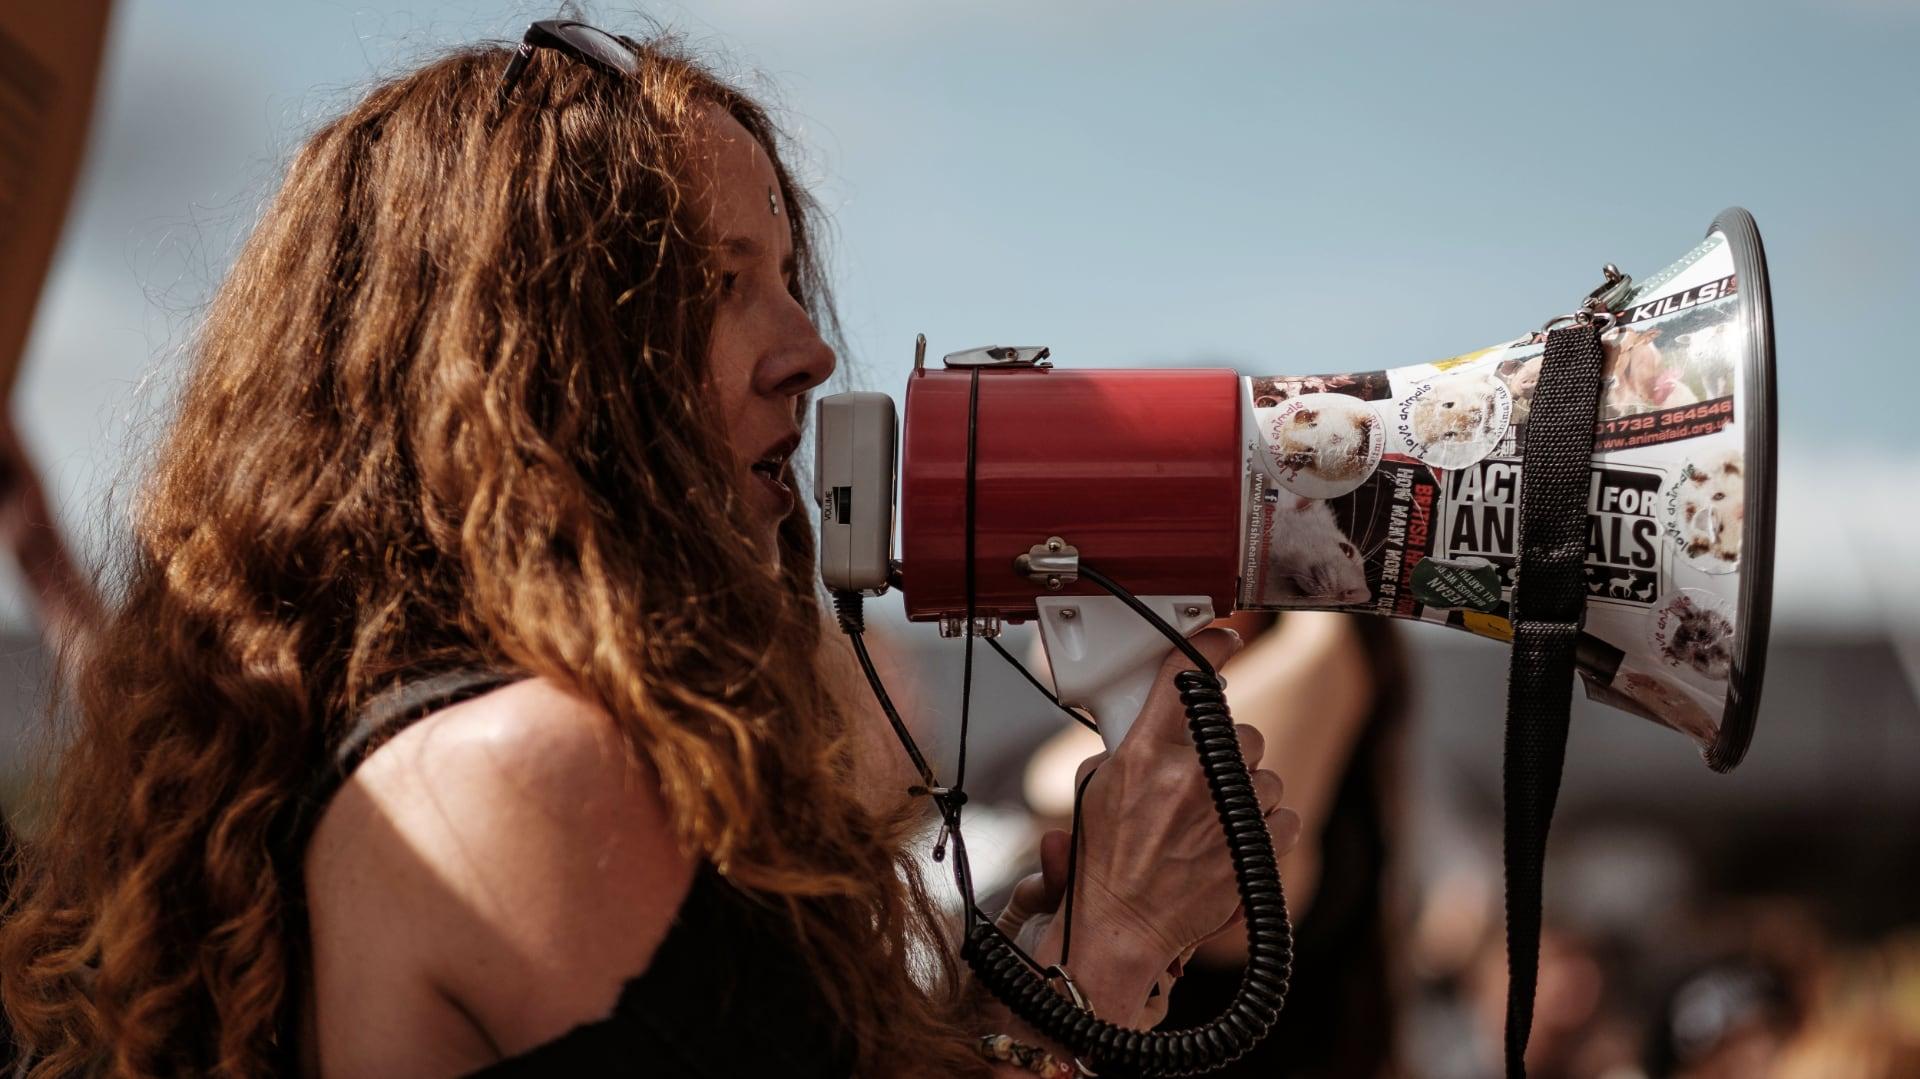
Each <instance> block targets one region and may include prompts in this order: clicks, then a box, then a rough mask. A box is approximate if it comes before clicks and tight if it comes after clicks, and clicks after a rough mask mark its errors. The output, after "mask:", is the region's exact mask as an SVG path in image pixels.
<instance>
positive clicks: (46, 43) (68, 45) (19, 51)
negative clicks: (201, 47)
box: [0, 0, 109, 405]
mask: <svg viewBox="0 0 1920 1079" xmlns="http://www.w3.org/2000/svg"><path fill="white" fill-rule="evenodd" d="M108 6H109V0H63V2H61V3H58V4H25V3H0V405H3V404H4V403H5V401H6V399H7V396H8V395H9V394H10V392H11V391H12V388H13V382H14V376H15V374H17V373H18V371H19V369H20V353H21V351H22V350H23V349H25V348H26V344H27V330H28V328H29V327H30V326H32V325H33V312H34V308H35V307H36V306H38V303H39V299H40V287H41V285H42V284H43V283H44V282H45V281H46V276H47V265H48V263H49V262H51V261H52V259H53V249H54V245H55V244H56V242H57V241H58V240H59V238H60V223H61V221H62V220H63V219H64V218H65V217H66V214H67V203H68V201H69V200H70V199H71V198H72V195H73V186H74V179H75V177H76V175H77V174H78V171H79V167H80V152H81V150H82V149H83V148H84V147H85V146H86V142H87V120H88V118H89V117H90V116H91V115H92V112H93V87H94V82H95V80H96V77H97V76H98V74H99V71H100V52H101V46H102V44H103V43H104V42H105V40H106V33H107V9H108Z"/></svg>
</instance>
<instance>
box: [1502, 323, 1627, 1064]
mask: <svg viewBox="0 0 1920 1079" xmlns="http://www.w3.org/2000/svg"><path fill="white" fill-rule="evenodd" d="M1603 364H1604V355H1603V353H1602V351H1601V347H1600V328H1599V327H1598V326H1596V325H1593V324H1592V323H1589V322H1581V323H1576V324H1574V325H1571V326H1565V327H1562V328H1560V329H1557V330H1554V331H1553V332H1552V333H1550V334H1548V335H1547V349H1546V356H1545V358H1544V359H1543V360H1542V361H1541V364H1540V382H1539V385H1538V386H1537V387H1536V388H1535V389H1534V392H1533V404H1532V411H1531V413H1530V416H1529V419H1528V421H1527V441H1526V446H1525V448H1524V449H1523V450H1522V452H1521V461H1522V466H1521V473H1520V544H1519V546H1520V560H1519V564H1518V565H1517V566H1516V567H1515V576H1514V584H1513V606H1512V610H1511V613H1512V619H1513V655H1512V659H1511V666H1510V667H1509V670H1508V675H1507V734H1506V763H1505V767H1504V776H1503V780H1502V786H1503V796H1504V798H1505V802H1506V875H1507V978H1508V980H1507V1039H1506V1059H1507V1074H1508V1075H1509V1076H1514V1077H1524V1076H1525V1075H1526V1052H1527V1034H1528V1032H1529V1031H1530V1030H1531V1028H1532V1026H1533V994H1534V987H1535V983H1536V982H1537V981H1538V978H1539V969H1540V906H1541V900H1542V880H1543V877H1544V875H1545V874H1544V870H1545V862H1546V856H1547V828H1548V826H1549V825H1550V824H1551V823H1552V821H1553V806H1554V802H1555V801H1556V800H1557V799H1558V798H1559V795H1560V771H1561V768H1562V766H1563V765H1564V764H1565V763H1566V756H1567V709H1568V705H1569V702H1570V699H1571V695H1572V692H1573V673H1574V662H1573V658H1574V648H1575V645H1576V644H1577V643H1578V640H1579V637H1580V629H1581V626H1582V624H1583V623H1584V622H1585V620H1586V601H1587V590H1586V581H1585V579H1584V577H1583V570H1584V566H1585V565H1586V560H1587V540H1588V536H1587V529H1588V524H1587V498H1588V495H1587V484H1588V473H1589V471H1590V470H1591V469H1592V467H1593V465H1592V458H1593V435H1594V420H1595V416H1596V413H1597V411H1598V407H1599V399H1600V375H1601V368H1602V366H1603Z"/></svg>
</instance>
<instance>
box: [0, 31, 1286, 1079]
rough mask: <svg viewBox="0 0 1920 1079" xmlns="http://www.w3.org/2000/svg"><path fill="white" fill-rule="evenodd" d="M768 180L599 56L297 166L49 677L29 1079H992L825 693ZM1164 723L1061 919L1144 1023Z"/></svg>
mask: <svg viewBox="0 0 1920 1079" xmlns="http://www.w3.org/2000/svg"><path fill="white" fill-rule="evenodd" d="M542 28H544V29H542ZM503 71H504V72H507V77H506V78H505V79H504V80H503ZM781 148H782V147H781V142H780V140H779V139H778V138H777V135H776V132H775V129H774V127H773V125H772V124H771V123H770V122H769V120H768V118H767V115H766V113H765V112H764V111H763V110H762V109H761V108H760V107H759V106H757V105H756V104H755V103H754V102H752V101H751V100H749V99H748V98H747V97H745V96H744V95H742V94H741V93H739V92H738V91H736V90H734V89H733V88H731V87H729V86H727V85H726V84H725V83H723V82H721V81H720V80H719V79H717V78H715V77H714V76H712V75H711V74H709V73H708V72H706V71H704V70H703V69H702V68H700V67H699V66H697V65H696V64H694V63H693V62H691V61H690V60H688V59H686V58H685V57H684V56H682V55H680V54H678V53H676V52H675V51H674V50H673V49H672V48H670V47H668V46H667V45H664V44H661V43H648V44H641V43H637V42H633V41H630V40H628V39H624V38H613V37H610V36H608V35H605V34H603V33H600V32H598V31H594V30H592V29H591V28H587V27H584V26H581V25H580V24H577V23H566V24H562V23H554V24H538V26H537V27H536V31H534V32H530V34H529V37H528V42H527V44H526V45H524V46H523V47H522V48H521V49H520V50H519V51H518V52H517V53H515V52H513V51H511V50H508V49H504V48H500V47H474V48H467V49H462V50H459V51H456V52H454V53H452V54H450V55H448V56H445V57H443V58H441V59H437V60H435V61H433V62H430V63H428V64H426V65H425V66H423V67H421V68H419V69H418V70H416V71H413V72H411V73H409V74H407V75H405V76H403V77H400V78H397V79H394V80H392V81H389V82H386V83H384V84H382V85H380V86H378V87H376V88H375V89H374V90H373V91H372V92H371V93H370V94H368V95H367V96H366V98H365V99H364V100H363V101H361V102H360V103H359V104H358V105H356V106H354V107H353V108H351V109H350V110H348V111H347V112H346V113H345V114H344V115H342V116H340V117H338V118H337V119H335V120H333V121H331V122H329V123H327V124H325V125H324V126H322V127H321V128H320V130H319V131H318V132H316V133H315V134H314V135H313V136H312V137H311V138H310V139H309V140H308V141H307V142H306V144H305V145H304V147H303V148H302V149H301V150H300V151H299V153H298V155H297V156H296V157H295V159H294V160H293V162H292V164H291V166H290V167H289V169H288V173H287V177H286V180H285V184H284V186H283V188H282V189H281V191H280V193H279V194H278V196H277V197H276V198H275V199H274V200H273V202H272V204H271V205H270V206H269V208H268V209H267V210H266V211H265V214H264V216H263V218H262V220H261V222H260V223H259V225H258V227H257V229H256V231H255V233H254V235H253V236H252V238H251V240H250V241H249V243H248V244H247V245H246V247H245V249H244V251H243V252H242V253H241V255H240V256H239V259H238V261H237V263H236V265H235V266H234V268H233V269H232V271H231V273H230V274H229V276H228V278H227V280H226V281H225V283H224V285H223V286H222V288H221V289H220V292H219V294H218V296H217V298H216V300H215V302H214V304H213V305H212V308H211V309H210V311H209V313H208V316H207V318H206V321H205V324H204V326H203V328H202V330H201V331H200V334H199V336H198V339H197V341H196V343H195V346H194V349H193V352H194V356H193V370H192V373H191V376H190V378H189V381H188V384H187V386H186V388H185V390H184V394H183V396H182V398H181V400H180V402H179V407H178V415H177V418H176V419H175V420H174V421H173V425H172V428H171V431H170V432H169V434H168V435H167V437H166V439H165V440H164V442H163V444H162V445H161V447H160V449H159V451H158V455H157V458H156V460H155V462H154V465H153V469H152V472H151V475H150V477H149V478H148V479H147V481H146V484H145V486H144V488H143V489H142V491H141V494H140V497H139V502H138V505H137V507H136V514H135V522H134V527H133V534H132V537H131V542H130V543H129V544H128V550H127V552H126V557H125V559H124V564H123V565H122V566H121V571H120V575H119V578H118V580H116V581H114V582H113V587H112V588H111V589H109V592H110V594H111V595H112V597H113V598H112V602H111V610H110V611H109V613H108V614H107V616H106V618H105V621H104V623H103V625H102V627H101V629H100V631H99V635H98V637H97V639H96V641H95V643H94V645H93V647H92V648H91V649H90V650H89V653H88V655H87V656H86V657H85V662H84V664H83V665H82V666H81V667H80V668H79V669H78V671H77V673H76V677H75V679H74V683H75V684H74V687H73V691H72V698H73V699H72V701H71V702H70V706H69V707H68V709H67V710H68V711H69V712H71V714H72V715H73V716H74V717H75V719H74V722H75V726H74V729H73V730H72V731H71V733H70V735H69V738H70V742H69V744H68V746H67V748H66V749H65V750H64V754H63V757H62V760H61V762H60V768H59V772H58V776H57V779H56V781H55V783H54V785H53V787H52V789H51V792H50V795H49V798H48V806H47V813H46V814H45V817H46V821H47V823H46V825H45V826H44V827H43V828H41V829H39V830H38V832H37V834H36V835H35V836H34V837H33V839H32V841H31V842H30V843H29V844H28V851H27V854H26V857H25V858H24V859H23V867H22V872H23V877H22V881H21V885H20V894H19V895H18V896H17V897H16V899H15V900H14V902H13V903H12V906H11V909H10V910H9V911H8V913H7V916H6V921H5V925H4V929H0V991H4V997H5V1004H6V1009H7V1014H8V1016H9V1018H10V1019H11V1021H12V1023H13V1025H14V1027H15V1029H16V1031H17V1033H18V1035H19V1038H20V1040H21V1043H22V1045H23V1047H24V1050H25V1052H26V1053H27V1054H28V1074H30V1075H32V1076H34V1077H36V1079H46V1077H51V1076H58V1075H69V1074H76V1073H87V1074H108V1075H124V1076H158V1075H180V1074H196V1075H221V1076H243V1075H262V1074H273V1073H292V1072H296V1071H297V1072H299V1073H301V1074H307V1075H376V1074H377V1075H387V1076H399V1075H418V1076H442V1075H457V1074H465V1073H469V1072H475V1071H479V1070H484V1071H485V1074H490V1075H530V1074H587V1073H592V1072H595V1071H599V1070H607V1071H616V1072H620V1073H627V1072H633V1071H638V1072H642V1073H645V1074H691V1075H702V1074H704V1075H715V1076H718V1075H737V1074H750V1073H751V1074H761V1073H772V1072H774V1071H777V1072H778V1073H779V1074H786V1075H846V1074H856V1073H857V1074H862V1075H888V1076H891V1075H966V1074H981V1075H984V1074H988V1073H989V1072H990V1071H991V1070H992V1069H993V1068H995V1067H998V1068H1000V1069H1001V1071H1002V1072H1003V1073H1010V1069H1011V1068H1012V1067H1013V1065H1011V1064H999V1065H995V1064H991V1063H989V1062H987V1061H985V1060H982V1059H981V1058H980V1056H979V1055H978V1054H977V1053H976V1052H975V1048H976V1043H977V1042H978V1041H979V1038H980V1035H982V1034H989V1033H1010V1034H1012V1035H1014V1036H1015V1037H1016V1038H1019V1037H1022V1036H1023V1032H1022V1031H1021V1030H1020V1029H1019V1028H1018V1026H1017V1024H1014V1023H1013V1021H1012V1019H1011V1017H1010V1016H1008V1015H1006V1014H1005V1013H1004V1012H1002V1011H1000V1010H998V1009H997V1008H995V1007H994V1006H992V1005H991V1004H990V1003H988V1002H982V1001H981V1000H980V999H978V994H975V993H971V992H969V991H968V987H967V986H966V984H965V980H964V979H963V978H962V977H960V976H959V975H958V974H956V973H955V965H954V963H953V960H952V957H951V955H950V954H949V948H948V945H947V942H946V940H945V939H944V936H943V934H942V932H941V928H940V926H939V925H938V923H937V919H936V917H935V916H934V914H933V907H932V905H931V904H930V903H929V902H928V900H927V898H926V896H925V895H924V894H923V892H922V891H921V889H920V886H919V885H918V884H917V883H915V881H916V879H917V878H916V877H915V876H914V875H913V873H912V870H911V866H910V861H911V860H910V859H909V858H908V856H907V855H906V854H904V853H903V842H904V839H905V837H906V835H907V834H908V832H909V830H910V829H911V828H912V827H914V826H915V824H916V823H917V822H918V820H919V819H920V818H921V817H922V815H923V807H922V806H918V805H916V804H914V803H912V802H911V801H910V800H909V799H908V798H907V796H906V795H905V793H904V787H905V784H904V783H893V782H891V781H889V780H887V779H886V778H885V775H886V773H885V770H884V769H883V768H881V767H879V766H877V765H876V764H874V763H873V762H872V761H871V760H870V759H869V756H870V755H869V754H866V753H863V752H862V751H861V747H862V746H864V745H865V744H867V742H868V741H869V738H870V732H871V726H870V725H871V723H872V722H873V720H872V718H871V716H869V715H868V714H867V713H866V712H864V711H862V710H860V709H858V708H854V707H851V706H849V705H848V704H846V703H845V699H843V698H842V697H841V696H839V695H837V694H836V683H835V680H834V678H835V672H837V671H839V670H840V669H842V667H841V660H840V656H839V653H838V652H837V648H836V646H835V645H834V642H832V641H831V640H830V639H825V638H823V634H822V627H823V625H824V624H825V623H824V619H823V612H822V609H821V604H820V602H819V598H818V594H817V591H816V587H815V581H814V567H813V557H812V534H811V530H810V528H809V523H808V518H807V514H806V512H805V511H804V510H803V509H802V508H801V507H800V506H799V505H798V501H797V500H796V499H795V498H794V495H793V490H794V488H795V486H796V481H795V478H794V472H793V468H792V465H791V462H790V460H789V458H790V456H791V454H792V453H793V451H794V449H795V447H796V445H797V443H798V437H799V432H800V427H801V422H802V420H803V419H804V416H805V410H806V402H807V399H808V393H809V391H810V390H812V389H813V387H815V386H817V385H819V384H820V383H821V382H822V381H823V380H825V379H826V378H827V377H828V376H829V374H830V373H831V372H832V370H833V367H834V362H835V361H834V353H833V351H832V350H831V349H830V348H829V347H828V345H827V344H826V343H825V341H824V340H823V338H822V336H821V333H820V331H819V330H818V329H816V327H821V326H824V327H828V328H829V329H830V328H831V327H832V325H833V323H832V317H831V310H830V306H829V302H828V297H827V293H826V290H825V287H824V282H823V280H822V275H821V270H820V262H819V256H818V251H817V249H816V247H815V244H814V234H815V229H816V218H817V211H816V209H815V207H814V205H813V204H812V202H811V201H810V200H809V199H808V197H807V195H806V193H805V192H804V191H803V190H802V189H801V188H800V187H799V186H798V185H797V184H796V183H795V182H794V180H793V177H792V175H791V174H790V173H789V171H788V169H787V168H786V167H785V165H784V164H783V163H782V159H781V157H780V156H779V154H780V151H781ZM1201 647H1202V648H1203V649H1204V650H1206V651H1207V652H1208V653H1209V655H1210V656H1211V657H1212V658H1213V659H1214V660H1216V661H1218V660H1219V659H1221V658H1224V656H1225V655H1226V654H1227V653H1228V652H1230V651H1231V650H1232V648H1233V647H1234V644H1233V642H1232V640H1231V639H1230V638H1229V637H1227V636H1226V635H1223V634H1213V635H1208V636H1206V637H1204V638H1203V639H1202V640H1201ZM1162 689H1163V692H1162V693H1161V694H1160V695H1159V696H1158V697H1156V698H1155V700H1154V701H1153V702H1151V703H1150V704H1149V706H1148V710H1147V713H1146V715H1144V716H1143V718H1142V720H1141V722H1140V724H1139V726H1137V727H1136V728H1135V730H1136V733H1138V732H1142V731H1144V732H1146V734H1145V735H1142V736H1140V737H1136V738H1132V739H1130V740H1129V744H1128V745H1126V746H1123V747H1122V748H1121V749H1120V750H1119V751H1117V752H1115V753H1114V754H1113V755H1112V757H1111V758H1109V759H1108V760H1107V761H1106V762H1105V764H1103V765H1102V766H1101V767H1100V769H1099V770H1098V773H1097V774H1096V778H1095V781H1094V782H1093V783H1092V784H1090V785H1089V788H1088V791H1087V808H1088V812H1089V813H1090V814H1101V815H1103V816H1104V817H1106V818H1107V819H1110V820H1113V821H1116V822H1127V823H1126V824H1124V825H1123V826H1119V827H1114V828H1108V829H1100V830H1099V832H1098V834H1096V835H1094V836H1090V838H1089V840H1088V842H1087V843H1086V845H1085V847H1084V848H1083V849H1082V851H1081V852H1080V858H1081V861H1080V863H1079V874H1080V877H1079V880H1080V888H1081V891H1080V897H1081V898H1080V901H1079V905H1078V907H1077V909H1076V911H1075V921H1076V925H1075V935H1076V936H1077V937H1079V938H1080V939H1081V940H1082V941H1084V942H1086V943H1082V944H1081V945H1080V947H1079V948H1076V949H1075V959H1074V961H1073V962H1074V967H1075V970H1074V974H1075V977H1076V980H1077V981H1078V982H1079V983H1080V985H1081V986H1082V988H1084V989H1085V990H1086V991H1087V993H1088V995H1089V996H1090V997H1091V999H1092V1001H1093V1005H1094V1007H1095V1008H1096V1009H1097V1010H1098V1011H1099V1012H1100V1013H1101V1014H1102V1015H1103V1016H1105V1017H1107V1018H1111V1019H1114V1020H1115V1021H1118V1022H1123V1023H1135V1024H1142V1025H1145V1024H1150V1023H1151V1021H1152V1019H1153V1017H1154V1008H1155V1006H1156V1005H1154V1004H1153V1003H1151V1002H1150V997H1151V998H1153V999H1161V998H1160V997H1155V996H1154V990H1155V987H1156V986H1157V985H1159V984H1161V983H1162V982H1163V981H1164V978H1165V972H1166V970H1167V969H1168V967H1169V966H1170V965H1176V964H1177V960H1178V959H1179V957H1180V956H1181V955H1183V954H1186V953H1188V952H1190V951H1191V949H1192V948H1193V947H1194V946H1195V945H1196V944H1197V943H1198V942H1199V941H1200V940H1201V939H1203V938H1204V937H1206V936H1208V935H1210V934H1212V933H1214V932H1216V931H1218V930H1220V929H1221V928H1222V927H1223V926H1225V925H1227V924H1228V923H1229V922H1230V919H1231V917H1232V914H1233V910H1234V906H1235V895H1234V888H1233V882H1232V876H1231V870H1230V867H1229V866H1228V864H1227V859H1226V856H1225V853H1224V849H1223V848H1222V845H1221V841H1220V838H1219V835H1218V825H1217V823H1216V822H1215V818H1214V811H1213V808H1212V805H1211V802H1210V800H1209V797H1208V795H1207V792H1206V790H1205V788H1204V784H1203V783H1202V782H1201V779H1200V775H1199V772H1198V769H1197V768H1195V767H1194V764H1193V759H1192V749H1191V746H1188V745H1182V744H1181V743H1180V741H1179V739H1178V738H1177V737H1169V738H1163V739H1159V740H1155V738H1153V737H1152V735H1153V732H1155V731H1157V730H1171V731H1173V732H1175V733H1176V734H1177V733H1178V732H1179V731H1180V729H1181V728H1180V727H1179V722H1180V719H1179V707H1178V704H1177V701H1175V700H1174V699H1173V695H1172V693H1171V692H1170V690H1169V689H1168V688H1167V687H1164V686H1163V687H1162ZM1244 737H1245V739H1246V742H1245V748H1246V751H1247V753H1248V755H1249V757H1250V759H1251V760H1254V761H1257V759H1258V756H1259V745H1258V742H1257V736H1256V735H1251V734H1247V735H1244ZM1256 778H1257V784H1256V785H1257V786H1258V788H1259V790H1260V793H1261V794H1262V796H1263V802H1264V803H1265V804H1266V805H1269V806H1271V805H1273V804H1274V803H1275V802H1277V799H1278V795H1279V780H1278V777H1276V776H1274V775H1273V774H1272V773H1270V772H1262V773H1258V774H1257V777H1256ZM1146 805H1150V806H1152V812H1150V813H1143V812H1140V811H1139V807H1141V806H1146ZM1272 819H1273V820H1274V821H1276V822H1277V826H1276V830H1277V831H1279V832H1281V839H1282V840H1283V845H1284V841H1285V840H1286V839H1287V838H1289V833H1290V829H1291V828H1292V826H1293V825H1292V821H1291V820H1290V818H1289V817H1288V816H1287V815H1286V813H1285V811H1280V812H1279V813H1278V814H1277V815H1276V816H1274V817H1273V818H1272ZM1051 891H1053V892H1055V893H1057V888H1055V889H1051ZM1029 894H1031V890H1030V892H1029ZM1023 913H1030V912H1023ZM1058 936H1059V933H1058V927H1055V926H1051V925H1050V923H1048V921H1047V920H1046V919H1044V918H1038V919H1032V920H1030V921H1028V922H1027V930H1026V937H1025V940H1026V943H1027V945H1028V946H1029V947H1030V948H1031V949H1032V950H1033V951H1034V953H1035V955H1036V957H1037V958H1040V959H1042V961H1045V960H1046V958H1047V957H1048V956H1049V954H1051V955H1055V956H1057V955H1058V939H1057V938H1058ZM1050 949H1051V952H1050V951H1049V950H1050ZM1026 1036H1028V1037H1031V1035H1030V1032H1029V1033H1027V1035H1026ZM1041 1048H1045V1047H1041ZM1055 1063H1057V1061H1056V1062H1055Z"/></svg>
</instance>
